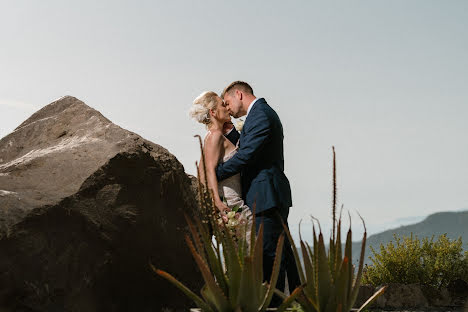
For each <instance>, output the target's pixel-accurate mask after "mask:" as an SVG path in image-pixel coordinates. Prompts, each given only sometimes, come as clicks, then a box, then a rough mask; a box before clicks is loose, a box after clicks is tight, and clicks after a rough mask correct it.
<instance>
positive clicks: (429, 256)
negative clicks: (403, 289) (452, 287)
mask: <svg viewBox="0 0 468 312" xmlns="http://www.w3.org/2000/svg"><path fill="white" fill-rule="evenodd" d="M394 239H395V243H394V242H389V243H388V244H387V245H386V246H384V245H383V244H381V245H380V253H378V252H376V251H375V250H374V249H373V248H371V250H372V253H373V257H369V258H370V259H371V261H372V265H371V266H368V267H367V269H366V272H365V274H364V280H363V281H364V283H366V284H372V285H384V284H388V283H402V284H413V283H416V284H421V285H424V286H429V287H432V288H436V289H438V288H440V287H445V286H447V285H448V284H449V283H450V282H451V281H453V280H456V279H465V280H466V281H468V253H467V252H465V253H464V254H463V248H462V241H461V238H459V239H456V240H450V239H449V238H447V235H445V234H444V235H441V236H439V238H438V239H437V241H434V237H432V238H430V239H429V238H427V237H426V238H424V239H422V240H420V239H419V238H418V237H416V236H415V237H413V235H412V234H411V235H410V236H409V237H407V236H403V237H399V236H397V235H394Z"/></svg>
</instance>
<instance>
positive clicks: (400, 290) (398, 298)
mask: <svg viewBox="0 0 468 312" xmlns="http://www.w3.org/2000/svg"><path fill="white" fill-rule="evenodd" d="M378 289H380V286H379V287H374V286H372V285H361V286H360V288H359V293H358V297H357V299H356V302H355V304H354V307H355V308H359V307H361V305H362V304H364V303H365V302H366V301H367V299H369V298H370V297H371V296H372V295H373V294H374V293H375V292H376V291H377V290H378ZM467 296H468V286H467V283H466V282H465V281H463V280H457V281H455V282H453V283H451V284H450V285H449V287H448V288H441V289H430V288H427V287H423V286H420V285H417V284H409V285H405V284H397V283H392V284H388V285H387V289H386V290H385V292H384V293H383V294H382V295H380V296H379V297H377V299H375V300H374V301H373V303H372V304H371V305H370V306H369V308H371V309H383V310H408V309H410V310H423V311H426V310H431V311H434V310H437V309H449V310H453V309H461V308H463V306H464V305H465V304H466V303H467V302H466V300H467V299H468V297H467Z"/></svg>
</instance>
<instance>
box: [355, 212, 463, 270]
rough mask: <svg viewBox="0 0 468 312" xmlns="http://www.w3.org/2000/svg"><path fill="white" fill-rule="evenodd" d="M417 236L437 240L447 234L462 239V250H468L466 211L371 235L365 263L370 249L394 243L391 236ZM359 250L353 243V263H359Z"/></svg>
mask: <svg viewBox="0 0 468 312" xmlns="http://www.w3.org/2000/svg"><path fill="white" fill-rule="evenodd" d="M411 233H412V234H413V236H417V237H418V238H419V239H422V238H424V237H429V238H430V237H432V236H434V239H437V237H439V236H440V235H443V234H447V237H449V238H450V239H458V238H459V237H461V238H462V242H463V248H464V249H465V250H468V210H466V211H455V212H438V213H434V214H431V215H429V216H428V217H426V218H425V219H424V220H422V221H421V222H418V223H415V224H410V225H405V226H401V227H398V228H394V229H390V230H386V231H384V232H381V233H378V234H374V235H371V236H369V237H368V238H367V243H366V255H365V263H367V264H370V263H371V261H370V259H369V256H372V255H373V254H372V251H371V249H370V247H371V246H372V247H373V248H374V249H375V250H376V251H377V250H378V249H379V248H380V244H384V245H386V244H387V243H389V242H390V241H394V240H395V239H394V237H393V235H394V234H396V235H398V236H400V237H401V236H410V235H411ZM360 250H361V242H354V243H353V263H357V262H358V261H359V255H360V254H359V253H360Z"/></svg>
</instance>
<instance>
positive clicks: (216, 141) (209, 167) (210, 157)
mask: <svg viewBox="0 0 468 312" xmlns="http://www.w3.org/2000/svg"><path fill="white" fill-rule="evenodd" d="M223 139H224V138H223V134H222V133H221V132H212V133H211V134H210V135H208V137H207V138H206V141H205V162H206V164H205V165H206V180H207V182H208V187H209V188H210V189H212V190H213V196H214V202H215V205H216V207H217V208H218V209H219V210H220V211H222V212H223V211H224V210H226V209H227V210H229V208H228V207H227V206H226V205H225V204H224V203H223V201H222V200H221V199H220V197H219V192H218V179H217V178H216V166H217V165H218V162H219V160H220V159H221V156H222V155H223V151H224V144H223Z"/></svg>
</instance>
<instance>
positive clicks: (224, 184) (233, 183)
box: [218, 149, 249, 210]
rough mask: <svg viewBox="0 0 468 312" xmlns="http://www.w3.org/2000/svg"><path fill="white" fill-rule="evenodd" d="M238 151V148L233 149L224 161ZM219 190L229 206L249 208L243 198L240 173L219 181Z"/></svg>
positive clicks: (225, 156)
mask: <svg viewBox="0 0 468 312" xmlns="http://www.w3.org/2000/svg"><path fill="white" fill-rule="evenodd" d="M236 152H237V149H234V150H232V151H231V152H230V153H228V154H227V155H224V157H223V163H224V162H226V161H228V160H229V159H231V157H232V156H234V155H235V154H236ZM218 192H219V195H220V196H223V198H224V200H225V201H226V202H227V205H228V206H229V208H233V207H234V206H239V207H242V210H244V209H249V207H247V206H246V205H245V204H244V201H243V200H242V184H241V176H240V173H238V174H235V175H233V176H232V177H229V178H227V179H224V180H222V181H218Z"/></svg>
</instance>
